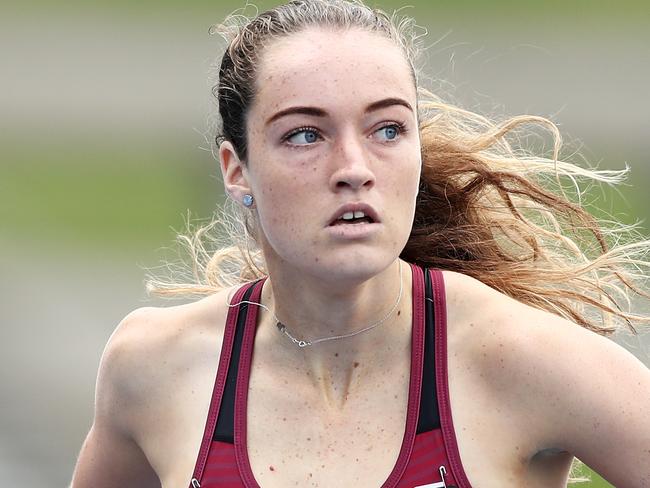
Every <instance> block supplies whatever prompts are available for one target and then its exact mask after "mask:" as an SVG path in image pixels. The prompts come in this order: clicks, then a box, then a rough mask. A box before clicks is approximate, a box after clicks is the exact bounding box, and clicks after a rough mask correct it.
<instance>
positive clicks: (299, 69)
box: [255, 28, 416, 111]
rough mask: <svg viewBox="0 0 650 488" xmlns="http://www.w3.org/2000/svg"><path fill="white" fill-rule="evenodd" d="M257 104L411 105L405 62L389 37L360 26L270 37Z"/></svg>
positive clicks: (411, 88)
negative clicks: (385, 101)
mask: <svg viewBox="0 0 650 488" xmlns="http://www.w3.org/2000/svg"><path fill="white" fill-rule="evenodd" d="M256 85H257V86H256V97H255V98H256V101H255V105H258V108H259V109H261V110H262V111H266V110H274V109H277V108H278V107H281V106H284V105H286V103H287V102H297V103H308V104H310V105H322V106H335V105H337V104H339V105H341V106H346V107H348V108H351V107H352V106H353V105H355V104H358V105H365V104H367V103H372V102H373V101H376V100H377V99H382V98H387V97H391V96H395V97H401V98H405V99H407V100H408V101H410V102H413V103H412V105H413V106H415V97H416V89H415V83H414V81H413V78H412V74H411V70H410V67H409V64H408V61H407V60H406V58H405V57H404V54H403V53H402V51H401V49H400V48H399V47H398V46H397V45H395V44H394V42H393V41H392V40H390V39H387V38H385V37H383V36H381V35H379V34H375V33H372V32H367V31H364V30H359V29H350V30H331V29H324V28H309V29H306V30H304V31H301V32H299V33H296V34H291V35H289V36H287V37H283V38H280V39H276V40H274V41H273V42H272V43H271V44H270V45H269V46H267V47H266V48H265V49H264V52H263V53H262V57H261V59H260V63H259V65H258V72H257V82H256Z"/></svg>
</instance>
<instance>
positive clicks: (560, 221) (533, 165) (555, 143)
mask: <svg viewBox="0 0 650 488" xmlns="http://www.w3.org/2000/svg"><path fill="white" fill-rule="evenodd" d="M310 26H317V27H327V28H335V29H350V28H357V29H366V30H368V31H372V32H376V33H377V34H378V35H381V36H384V37H387V38H389V39H392V40H393V41H394V42H395V44H396V45H397V46H398V47H400V48H401V49H402V51H403V52H404V56H405V58H406V59H407V61H408V62H409V66H410V67H411V74H412V76H413V80H414V82H415V83H416V86H417V85H418V77H417V74H418V71H419V70H418V69H416V67H415V64H416V58H417V52H418V46H419V42H418V41H419V39H420V34H419V31H418V28H417V25H416V24H415V22H414V21H413V20H412V19H409V18H406V17H399V16H398V15H397V14H393V15H387V14H386V13H384V12H382V11H380V10H377V9H372V8H369V7H367V6H365V5H364V4H363V3H362V2H361V1H360V0H294V1H291V2H289V3H287V4H284V5H281V6H279V7H276V8H274V9H271V10H269V11H267V12H264V13H262V14H259V15H256V16H255V17H254V18H252V19H249V18H247V17H245V16H243V15H240V14H233V15H231V16H229V17H228V18H227V19H226V21H225V22H224V23H223V24H220V25H219V26H216V27H214V28H213V29H212V32H218V33H220V34H221V35H222V36H223V37H224V38H225V39H226V42H227V43H228V45H227V48H226V50H225V52H224V54H223V57H222V58H221V63H220V64H219V68H218V70H217V73H215V74H217V75H218V76H217V80H216V82H215V84H214V87H213V93H214V95H215V97H216V99H217V103H218V108H219V114H220V117H219V118H218V120H217V127H216V128H215V129H214V130H213V131H211V134H212V136H211V137H210V138H211V144H212V147H213V150H214V149H216V148H217V147H218V145H219V144H220V143H221V142H222V141H224V140H228V141H230V142H231V143H232V144H233V146H234V147H235V149H236V151H237V153H238V155H239V157H240V159H241V160H242V161H244V162H245V161H246V156H247V140H246V113H247V110H248V108H249V107H250V105H251V103H252V101H253V99H254V97H255V81H256V67H257V66H258V65H259V59H260V56H261V53H262V52H263V49H264V47H265V46H266V45H268V43H270V42H271V41H273V40H274V39H276V38H279V37H283V36H288V35H291V34H293V33H296V32H300V31H301V30H304V29H306V28H308V27H310ZM418 121H419V131H420V139H421V150H422V165H423V167H422V176H421V181H420V190H419V193H418V196H417V203H416V210H415V219H414V224H413V228H412V231H411V234H410V237H409V239H408V242H407V244H406V247H405V248H404V250H403V251H402V253H401V257H402V258H403V259H405V260H407V261H409V262H412V263H415V264H418V265H420V266H428V267H434V268H439V269H442V270H451V271H456V272H459V273H464V274H466V275H469V276H472V277H474V278H476V279H477V280H479V281H481V282H483V283H485V284H487V285H489V286H491V287H492V288H494V289H496V290H498V291H500V292H502V293H504V294H506V295H508V296H510V297H512V298H514V299H516V300H519V301H520V302H523V303H526V304H529V305H531V306H533V307H536V308H538V309H542V310H546V311H548V312H550V313H553V314H556V315H559V316H562V317H564V318H566V319H568V320H571V321H573V322H575V323H577V324H579V325H581V326H582V327H585V328H587V329H589V330H592V331H594V332H596V333H598V334H601V335H611V334H612V333H614V332H616V331H618V330H628V331H631V332H632V333H636V332H637V331H636V327H637V326H639V325H641V324H645V323H647V322H648V321H649V320H650V319H648V318H647V317H645V316H643V315H641V314H640V313H635V312H634V308H633V306H632V305H633V301H634V299H635V298H638V297H646V298H647V297H649V295H648V293H647V292H646V289H647V288H646V287H647V276H648V271H647V269H648V264H649V262H648V250H649V249H650V242H649V241H648V240H644V239H643V238H642V237H641V235H640V233H639V232H638V228H637V227H636V226H627V225H623V224H621V223H618V222H616V221H615V220H614V219H612V220H611V221H604V220H599V219H597V218H596V217H594V216H593V215H592V214H590V213H589V212H588V211H587V210H585V201H584V199H585V198H586V196H587V195H588V190H589V189H590V188H591V187H592V186H593V185H594V184H606V185H615V184H618V183H621V182H622V181H623V180H624V179H625V177H626V175H627V173H628V169H627V168H626V169H624V170H598V169H590V168H585V167H582V166H580V165H577V164H574V163H572V162H569V161H565V160H563V159H562V158H561V157H560V149H561V146H562V139H561V136H560V133H559V131H558V129H557V127H556V126H555V125H554V124H553V123H552V122H551V121H550V120H548V119H546V118H543V117H537V116H531V115H523V116H518V117H513V118H508V119H506V120H503V121H500V122H498V121H494V120H490V119H488V118H487V117H484V116H481V115H478V114H476V113H473V112H471V111H468V110H464V109H462V108H459V107H458V106H455V105H452V104H449V103H445V102H444V101H443V100H442V99H441V98H440V97H438V96H436V95H435V94H433V93H432V92H430V91H427V90H425V89H423V88H421V87H418ZM537 128H542V129H544V130H546V131H547V133H548V134H550V138H551V140H552V147H553V148H552V151H550V154H546V155H545V154H543V153H542V154H538V153H536V152H534V151H532V150H529V149H527V148H526V145H525V144H524V143H522V141H524V142H525V141H526V138H527V135H529V134H531V133H536V132H535V130H537ZM538 152H539V151H538ZM256 233H257V227H256V224H255V221H254V219H253V218H252V215H251V213H250V212H249V211H248V210H246V209H242V208H241V206H239V205H238V204H236V203H233V202H231V201H228V202H227V203H226V205H225V206H224V208H223V209H222V210H221V211H220V212H218V213H217V214H216V215H215V216H213V218H211V219H210V220H209V221H207V222H204V223H200V224H199V225H198V226H197V227H196V228H194V229H190V230H189V231H188V232H187V233H184V234H180V235H179V236H178V241H179V243H180V244H181V245H182V247H183V248H185V250H186V251H187V252H186V255H187V256H188V257H189V259H187V260H185V261H184V262H181V263H180V266H177V267H176V269H175V272H174V273H173V276H172V277H171V278H167V279H160V278H153V277H152V278H150V279H149V280H148V282H147V288H148V290H149V291H150V292H152V293H154V294H156V295H159V296H166V297H187V296H194V297H196V296H203V295H209V294H212V293H215V292H217V291H219V290H222V289H224V288H227V287H230V286H233V285H237V284H240V283H243V282H246V281H250V280H253V279H256V278H259V277H263V276H265V275H266V274H267V271H266V267H265V263H264V257H263V255H262V253H261V250H260V248H259V247H258V246H257V244H256V239H255V235H256ZM575 467H576V466H574V469H575ZM584 480H585V479H584V478H575V477H574V478H572V479H571V481H573V482H576V481H584Z"/></svg>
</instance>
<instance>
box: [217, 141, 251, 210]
mask: <svg viewBox="0 0 650 488" xmlns="http://www.w3.org/2000/svg"><path fill="white" fill-rule="evenodd" d="M219 161H220V164H221V175H222V176H223V185H224V188H225V189H226V193H227V194H228V195H229V196H230V197H231V198H232V199H233V200H235V201H237V202H239V203H241V201H242V199H243V198H244V195H246V194H252V191H251V188H250V185H249V184H248V180H247V178H246V173H247V171H246V167H245V166H244V164H243V163H242V161H241V160H240V159H239V156H238V155H237V151H236V150H235V148H234V146H233V145H232V143H231V142H229V141H224V142H222V143H221V145H220V146H219Z"/></svg>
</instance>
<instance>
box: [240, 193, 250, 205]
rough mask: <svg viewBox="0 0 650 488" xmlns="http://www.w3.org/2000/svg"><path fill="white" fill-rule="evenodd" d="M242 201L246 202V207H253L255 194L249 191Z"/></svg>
mask: <svg viewBox="0 0 650 488" xmlns="http://www.w3.org/2000/svg"><path fill="white" fill-rule="evenodd" d="M242 203H243V204H244V207H248V208H250V207H252V206H253V195H249V194H248V193H247V194H246V195H244V198H242Z"/></svg>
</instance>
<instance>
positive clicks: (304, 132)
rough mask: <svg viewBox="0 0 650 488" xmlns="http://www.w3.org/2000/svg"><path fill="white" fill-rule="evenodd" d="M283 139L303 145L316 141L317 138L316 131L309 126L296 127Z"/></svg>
mask: <svg viewBox="0 0 650 488" xmlns="http://www.w3.org/2000/svg"><path fill="white" fill-rule="evenodd" d="M285 140H286V141H288V142H289V143H291V144H295V145H296V146H305V145H307V144H313V143H314V142H316V141H317V140H318V133H317V132H316V131H315V130H314V129H309V128H304V129H297V130H296V131H295V132H293V133H292V134H289V135H288V136H287V137H286V139H285Z"/></svg>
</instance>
